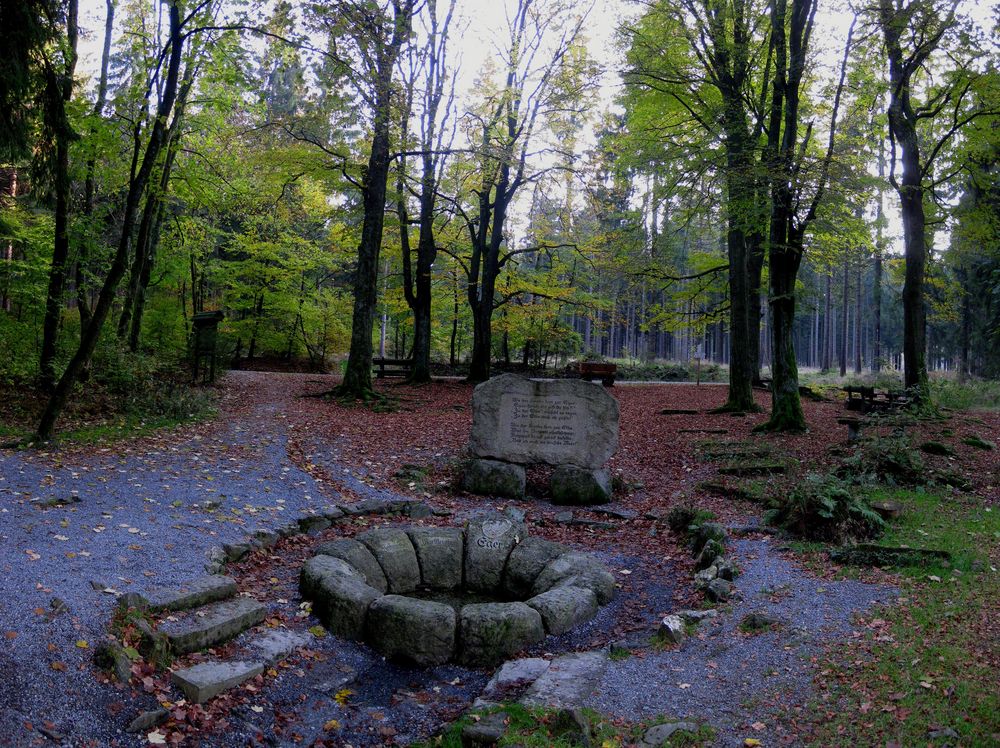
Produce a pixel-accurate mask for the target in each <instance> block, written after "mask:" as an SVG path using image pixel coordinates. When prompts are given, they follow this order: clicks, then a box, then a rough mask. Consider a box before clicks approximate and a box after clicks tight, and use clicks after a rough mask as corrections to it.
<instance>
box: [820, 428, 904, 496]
mask: <svg viewBox="0 0 1000 748" xmlns="http://www.w3.org/2000/svg"><path fill="white" fill-rule="evenodd" d="M837 474H838V475H839V476H840V477H842V478H844V479H850V480H851V481H853V482H855V483H886V484H888V485H891V486H892V485H898V486H915V485H919V484H921V483H922V482H923V481H924V462H923V460H922V459H920V455H919V454H917V452H916V450H914V449H913V447H912V446H910V440H909V439H908V438H907V437H906V436H905V435H903V434H893V435H890V436H882V435H878V434H876V435H875V436H872V437H870V438H866V439H862V440H861V441H860V442H859V443H858V445H857V446H856V447H855V450H854V453H853V454H852V455H851V456H850V457H848V458H847V459H845V460H844V463H843V465H842V466H841V467H840V468H839V469H838V470H837Z"/></svg>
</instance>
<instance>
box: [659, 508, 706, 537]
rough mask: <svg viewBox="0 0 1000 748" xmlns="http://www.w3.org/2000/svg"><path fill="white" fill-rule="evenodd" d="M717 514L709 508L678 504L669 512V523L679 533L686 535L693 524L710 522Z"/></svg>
mask: <svg viewBox="0 0 1000 748" xmlns="http://www.w3.org/2000/svg"><path fill="white" fill-rule="evenodd" d="M713 519H715V515H714V514H713V513H712V512H710V511H708V510H707V509H698V508H697V507H695V506H694V505H692V504H678V505H677V506H675V507H672V508H671V509H670V511H669V512H668V513H667V525H668V526H669V527H670V529H671V530H672V531H673V532H675V533H676V534H678V535H684V534H686V533H687V531H688V529H689V528H690V527H691V526H692V525H700V524H701V523H703V522H710V521H711V520H713Z"/></svg>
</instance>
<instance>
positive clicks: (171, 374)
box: [92, 341, 215, 421]
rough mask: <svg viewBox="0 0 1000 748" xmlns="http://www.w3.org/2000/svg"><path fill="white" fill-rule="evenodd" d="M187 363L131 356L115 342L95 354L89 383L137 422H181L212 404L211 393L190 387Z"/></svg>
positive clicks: (203, 413)
mask: <svg viewBox="0 0 1000 748" xmlns="http://www.w3.org/2000/svg"><path fill="white" fill-rule="evenodd" d="M190 377H191V374H190V371H189V370H188V368H187V362H186V361H185V360H183V359H180V358H176V357H172V358H167V357H157V356H153V355H151V354H149V353H145V352H133V351H130V350H128V349H127V348H125V347H124V346H121V345H119V344H118V343H117V341H107V342H104V343H102V345H100V346H99V347H98V349H97V351H95V355H94V362H93V374H92V381H93V383H94V384H97V385H98V386H100V387H101V388H102V389H103V390H104V391H105V392H106V394H107V395H108V396H109V397H110V398H111V399H112V400H114V402H115V405H116V406H117V409H118V410H120V411H121V412H123V413H128V414H129V415H133V416H137V417H140V418H156V419H165V420H172V421H183V420H187V419H189V418H193V417H196V416H201V415H205V414H207V413H208V412H209V411H210V410H211V409H212V406H213V404H214V400H215V395H214V393H213V392H212V390H211V389H207V388H204V387H193V386H191V384H190Z"/></svg>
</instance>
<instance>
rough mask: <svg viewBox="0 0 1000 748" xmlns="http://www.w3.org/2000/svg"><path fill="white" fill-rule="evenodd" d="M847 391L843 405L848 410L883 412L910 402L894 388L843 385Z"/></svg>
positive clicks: (896, 408)
mask: <svg viewBox="0 0 1000 748" xmlns="http://www.w3.org/2000/svg"><path fill="white" fill-rule="evenodd" d="M844 392H846V393H847V402H846V403H845V406H846V407H847V409H848V410H856V411H858V412H860V413H862V414H864V413H884V412H886V411H891V410H898V409H900V408H902V407H904V406H905V405H907V404H908V403H909V402H910V398H908V397H907V396H906V395H905V394H904V393H903V392H899V391H896V390H878V389H876V388H875V387H866V386H862V385H848V386H847V387H844Z"/></svg>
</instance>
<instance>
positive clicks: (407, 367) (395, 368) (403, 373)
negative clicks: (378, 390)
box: [372, 356, 413, 379]
mask: <svg viewBox="0 0 1000 748" xmlns="http://www.w3.org/2000/svg"><path fill="white" fill-rule="evenodd" d="M372 367H373V368H374V369H375V378H376V379H384V378H385V377H408V376H410V372H412V371H413V359H410V358H381V357H378V356H376V357H375V358H373V359H372Z"/></svg>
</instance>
